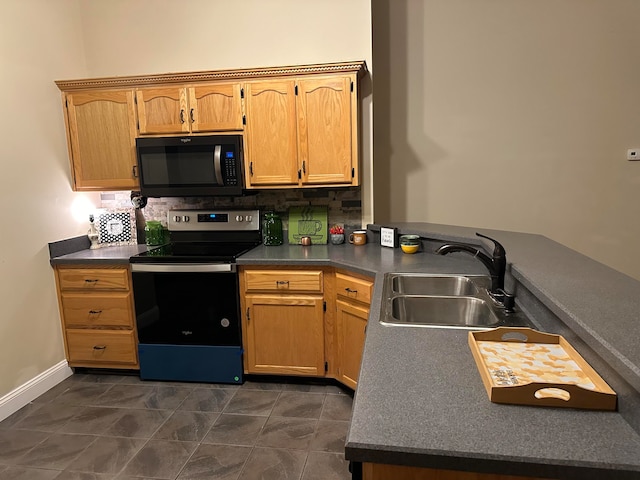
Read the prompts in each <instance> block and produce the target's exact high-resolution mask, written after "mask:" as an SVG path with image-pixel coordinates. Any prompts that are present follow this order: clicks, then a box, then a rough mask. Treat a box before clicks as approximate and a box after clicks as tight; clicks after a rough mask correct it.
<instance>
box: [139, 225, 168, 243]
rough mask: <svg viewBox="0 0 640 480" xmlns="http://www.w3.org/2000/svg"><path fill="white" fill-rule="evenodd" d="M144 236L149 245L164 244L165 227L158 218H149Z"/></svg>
mask: <svg viewBox="0 0 640 480" xmlns="http://www.w3.org/2000/svg"><path fill="white" fill-rule="evenodd" d="M144 236H145V242H146V244H147V245H163V244H164V243H165V241H164V229H163V228H162V224H161V223H160V222H158V221H157V220H149V221H147V223H146V224H145V226H144Z"/></svg>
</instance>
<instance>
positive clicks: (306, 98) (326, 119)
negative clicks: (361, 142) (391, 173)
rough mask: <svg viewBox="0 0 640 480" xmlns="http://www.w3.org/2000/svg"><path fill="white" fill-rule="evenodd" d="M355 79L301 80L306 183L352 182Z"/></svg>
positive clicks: (301, 149) (301, 158)
mask: <svg viewBox="0 0 640 480" xmlns="http://www.w3.org/2000/svg"><path fill="white" fill-rule="evenodd" d="M351 96H352V92H351V77H349V76H338V77H331V78H319V79H307V80H299V81H298V99H297V100H298V105H297V108H298V160H299V163H300V168H301V169H302V183H303V184H308V185H322V184H351V183H352V178H353V177H352V170H351V168H352V163H353V162H352V157H353V152H354V150H353V142H354V141H355V139H354V138H352V105H351V103H352V102H351Z"/></svg>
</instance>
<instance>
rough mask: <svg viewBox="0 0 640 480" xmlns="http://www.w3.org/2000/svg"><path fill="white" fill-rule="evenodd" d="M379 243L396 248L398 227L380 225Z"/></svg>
mask: <svg viewBox="0 0 640 480" xmlns="http://www.w3.org/2000/svg"><path fill="white" fill-rule="evenodd" d="M380 245H381V246H383V247H390V248H398V229H397V228H394V227H380Z"/></svg>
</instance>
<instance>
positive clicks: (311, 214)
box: [289, 206, 329, 245]
mask: <svg viewBox="0 0 640 480" xmlns="http://www.w3.org/2000/svg"><path fill="white" fill-rule="evenodd" d="M327 216H328V215H327V207H326V206H313V207H312V206H307V207H290V208H289V243H292V244H294V245H295V244H300V243H301V239H302V237H309V238H310V239H311V244H312V245H316V244H326V243H327V239H328V235H329V233H328V228H327Z"/></svg>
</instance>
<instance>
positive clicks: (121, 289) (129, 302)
mask: <svg viewBox="0 0 640 480" xmlns="http://www.w3.org/2000/svg"><path fill="white" fill-rule="evenodd" d="M56 285H57V289H58V304H59V307H60V318H61V320H62V330H63V336H64V344H65V351H66V355H67V361H68V362H69V366H71V367H98V368H100V367H101V368H125V369H137V368H139V365H138V342H137V335H136V331H135V323H134V313H133V312H134V307H133V293H132V290H131V275H130V272H129V268H128V266H122V265H100V266H94V265H90V266H88V265H85V266H70V265H69V266H67V265H60V266H57V267H56Z"/></svg>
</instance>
